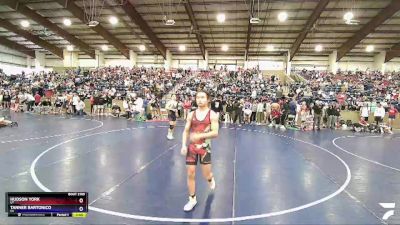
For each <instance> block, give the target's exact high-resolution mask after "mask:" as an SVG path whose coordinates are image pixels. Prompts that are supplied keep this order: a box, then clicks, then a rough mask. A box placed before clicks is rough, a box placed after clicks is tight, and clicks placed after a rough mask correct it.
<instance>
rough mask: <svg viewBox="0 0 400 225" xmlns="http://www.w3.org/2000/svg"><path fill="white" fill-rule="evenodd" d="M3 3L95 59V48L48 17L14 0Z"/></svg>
mask: <svg viewBox="0 0 400 225" xmlns="http://www.w3.org/2000/svg"><path fill="white" fill-rule="evenodd" d="M5 4H6V5H7V6H8V7H10V8H12V9H14V10H15V11H17V12H19V13H21V14H23V15H24V16H26V17H28V18H30V19H32V20H34V21H35V22H36V23H38V24H40V25H42V26H44V27H46V28H47V29H49V30H51V31H53V32H54V33H56V34H57V35H58V36H60V37H62V38H64V39H65V40H67V41H69V42H70V43H71V44H72V45H74V46H76V47H78V48H79V50H81V51H83V52H85V53H87V55H88V56H90V57H91V58H92V59H95V58H96V56H95V50H94V49H93V48H92V47H90V46H89V45H88V44H86V43H84V42H83V41H81V40H79V39H78V38H76V37H75V36H74V35H71V34H70V33H68V32H67V31H65V30H64V29H62V28H60V27H59V26H57V25H55V24H54V23H52V22H50V21H49V20H48V19H46V18H45V17H43V16H41V15H39V14H38V13H36V12H35V11H33V10H32V9H30V8H28V7H27V6H26V5H24V4H22V3H19V4H18V1H15V0H7V2H5Z"/></svg>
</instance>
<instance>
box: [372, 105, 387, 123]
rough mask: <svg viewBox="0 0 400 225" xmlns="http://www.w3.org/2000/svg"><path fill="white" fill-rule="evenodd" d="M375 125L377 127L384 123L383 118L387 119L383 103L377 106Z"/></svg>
mask: <svg viewBox="0 0 400 225" xmlns="http://www.w3.org/2000/svg"><path fill="white" fill-rule="evenodd" d="M374 117H375V123H376V125H377V126H379V124H380V123H381V122H382V121H383V117H385V109H384V108H383V106H382V104H381V103H378V104H377V108H376V109H375V112H374Z"/></svg>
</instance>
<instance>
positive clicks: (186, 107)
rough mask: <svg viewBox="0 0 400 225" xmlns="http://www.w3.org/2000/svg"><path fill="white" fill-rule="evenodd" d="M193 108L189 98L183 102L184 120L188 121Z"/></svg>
mask: <svg viewBox="0 0 400 225" xmlns="http://www.w3.org/2000/svg"><path fill="white" fill-rule="evenodd" d="M191 107H192V102H191V101H190V99H189V97H187V96H186V97H185V101H184V102H183V118H184V119H185V120H186V119H187V116H188V115H189V112H190V108H191Z"/></svg>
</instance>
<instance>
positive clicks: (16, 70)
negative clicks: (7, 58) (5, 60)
mask: <svg viewBox="0 0 400 225" xmlns="http://www.w3.org/2000/svg"><path fill="white" fill-rule="evenodd" d="M0 68H1V69H2V70H3V72H4V73H5V74H7V75H12V74H21V73H22V71H24V72H25V73H26V74H29V73H32V72H35V73H39V72H41V71H45V72H50V71H53V69H50V68H43V67H42V68H37V69H36V68H26V67H20V66H14V65H7V64H1V63H0Z"/></svg>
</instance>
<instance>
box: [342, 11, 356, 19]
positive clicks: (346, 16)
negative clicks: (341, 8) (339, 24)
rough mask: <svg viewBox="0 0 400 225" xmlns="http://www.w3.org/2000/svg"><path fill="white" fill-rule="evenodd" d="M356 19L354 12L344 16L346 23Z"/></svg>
mask: <svg viewBox="0 0 400 225" xmlns="http://www.w3.org/2000/svg"><path fill="white" fill-rule="evenodd" d="M353 18H354V14H353V13H352V12H347V13H345V14H344V15H343V19H344V20H345V21H351V20H352V19H353Z"/></svg>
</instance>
